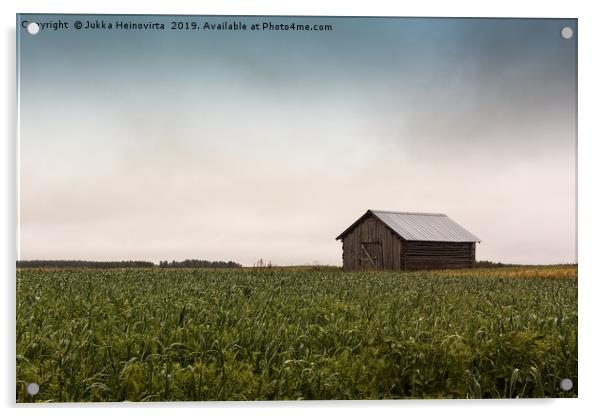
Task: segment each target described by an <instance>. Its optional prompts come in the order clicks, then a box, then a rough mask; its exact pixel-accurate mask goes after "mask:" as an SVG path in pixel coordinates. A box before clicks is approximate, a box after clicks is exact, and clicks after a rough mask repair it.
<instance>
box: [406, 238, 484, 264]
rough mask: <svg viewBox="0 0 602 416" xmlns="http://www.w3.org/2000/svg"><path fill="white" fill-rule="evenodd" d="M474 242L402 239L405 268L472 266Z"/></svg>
mask: <svg viewBox="0 0 602 416" xmlns="http://www.w3.org/2000/svg"><path fill="white" fill-rule="evenodd" d="M474 245H475V243H443V242H434V241H404V256H405V269H406V270H419V269H453V268H467V267H473V266H474V260H475V256H474Z"/></svg>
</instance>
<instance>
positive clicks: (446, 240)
mask: <svg viewBox="0 0 602 416" xmlns="http://www.w3.org/2000/svg"><path fill="white" fill-rule="evenodd" d="M337 240H341V241H342V242H343V269H344V270H418V269H438V268H464V267H472V266H474V261H475V244H476V243H477V242H480V240H479V239H478V237H476V236H474V235H473V234H471V233H470V232H468V231H467V230H465V229H464V228H462V227H461V226H460V225H459V224H457V223H455V222H454V221H452V220H451V219H450V218H449V217H447V216H446V215H444V214H428V213H408V212H393V211H374V210H368V211H367V212H366V213H365V214H364V215H362V216H361V217H360V218H359V219H358V220H357V221H355V222H354V223H353V224H351V225H350V226H349V227H348V228H347V229H346V230H345V231H344V232H343V233H341V235H339V236H338V237H337Z"/></svg>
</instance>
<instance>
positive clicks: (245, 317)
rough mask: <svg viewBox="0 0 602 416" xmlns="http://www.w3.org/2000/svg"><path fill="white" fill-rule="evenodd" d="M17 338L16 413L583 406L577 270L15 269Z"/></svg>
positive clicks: (559, 268) (554, 268) (540, 268)
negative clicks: (371, 404) (107, 407)
mask: <svg viewBox="0 0 602 416" xmlns="http://www.w3.org/2000/svg"><path fill="white" fill-rule="evenodd" d="M16 339H17V345H16V353H17V363H16V364H17V380H16V383H17V384H16V393H17V401H18V402H27V401H123V400H131V401H159V400H160V401H170V400H286V399H299V398H303V399H385V398H499V397H576V395H577V386H578V383H577V269H576V267H568V266H567V267H538V268H533V267H528V268H517V267H513V268H497V269H473V270H459V271H439V272H413V273H383V272H368V273H344V272H342V271H338V270H322V271H311V270H305V271H304V270H288V271H287V270H264V271H254V270H237V271H234V270H232V271H231V270H190V269H188V270H186V269H113V270H93V269H66V270H60V269H47V270H18V271H17V333H16ZM563 378H570V379H572V381H573V383H574V387H573V389H572V390H571V391H570V392H563V391H562V390H560V388H559V381H560V380H561V379H563ZM32 382H35V383H37V384H39V386H40V390H39V393H38V394H37V395H35V396H33V397H31V396H28V395H27V394H26V385H27V384H28V383H32Z"/></svg>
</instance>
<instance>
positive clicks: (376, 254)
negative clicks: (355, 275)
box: [361, 243, 383, 270]
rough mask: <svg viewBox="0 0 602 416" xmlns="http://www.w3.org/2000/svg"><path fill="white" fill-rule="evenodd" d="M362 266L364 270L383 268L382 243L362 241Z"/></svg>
mask: <svg viewBox="0 0 602 416" xmlns="http://www.w3.org/2000/svg"><path fill="white" fill-rule="evenodd" d="M361 259H362V260H361V266H362V269H364V270H383V246H382V244H381V243H362V256H361Z"/></svg>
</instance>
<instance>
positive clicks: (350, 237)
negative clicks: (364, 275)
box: [343, 217, 401, 270]
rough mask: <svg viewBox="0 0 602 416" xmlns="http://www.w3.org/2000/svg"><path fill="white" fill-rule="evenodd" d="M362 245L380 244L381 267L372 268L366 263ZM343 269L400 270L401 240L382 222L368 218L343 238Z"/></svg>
mask: <svg viewBox="0 0 602 416" xmlns="http://www.w3.org/2000/svg"><path fill="white" fill-rule="evenodd" d="M362 243H381V245H382V265H379V267H374V266H373V265H372V264H371V263H370V262H369V261H366V256H365V253H364V252H363V250H362ZM343 269H344V270H365V269H384V270H400V269H401V239H400V238H399V237H398V236H397V235H396V234H394V233H393V232H391V230H389V228H387V226H385V225H384V224H383V223H382V221H380V220H377V219H376V218H374V217H368V218H366V219H365V220H363V221H362V222H360V223H359V224H358V225H357V226H356V227H355V228H354V229H353V230H352V231H350V232H349V233H348V234H347V235H345V236H344V237H343Z"/></svg>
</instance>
